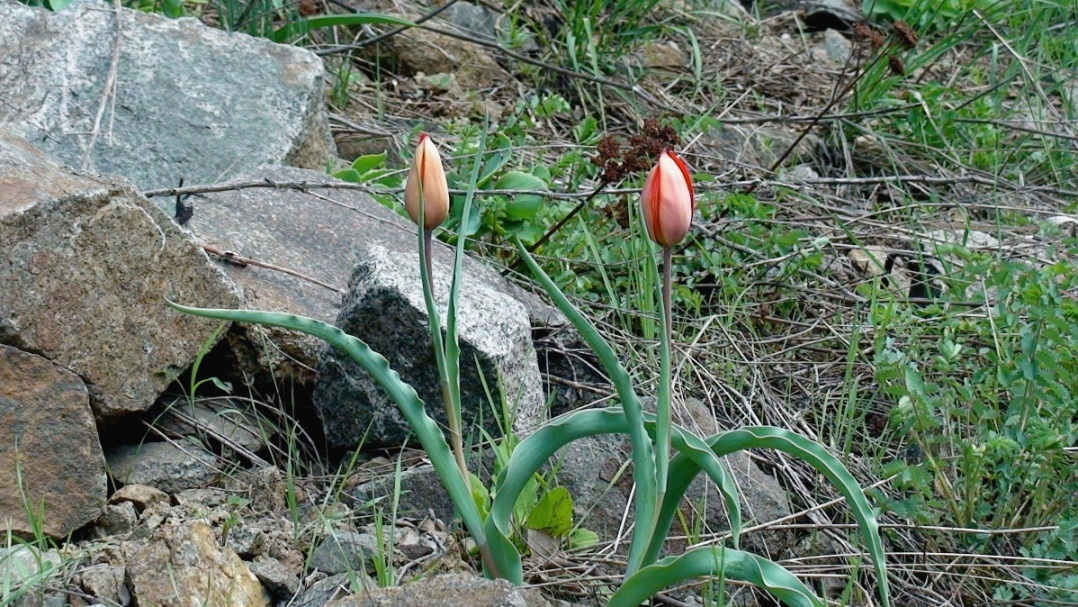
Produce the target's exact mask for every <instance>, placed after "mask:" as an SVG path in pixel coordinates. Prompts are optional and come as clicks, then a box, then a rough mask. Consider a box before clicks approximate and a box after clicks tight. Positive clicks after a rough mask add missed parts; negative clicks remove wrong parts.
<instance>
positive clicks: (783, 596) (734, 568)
mask: <svg viewBox="0 0 1078 607" xmlns="http://www.w3.org/2000/svg"><path fill="white" fill-rule="evenodd" d="M704 576H716V577H724V578H726V579H728V580H738V581H742V582H748V583H750V584H752V585H754V586H756V587H757V588H760V589H762V590H766V591H767V592H768V593H770V594H771V595H772V596H774V597H775V598H777V599H778V600H780V601H782V603H783V604H784V605H788V606H789V607H824V602H823V601H822V600H820V598H819V597H817V596H816V595H815V593H813V592H812V591H811V590H809V588H808V587H807V586H805V585H804V584H803V583H801V580H798V579H797V577H796V576H794V574H792V573H790V572H789V571H787V570H786V569H785V568H783V567H782V566H781V565H779V564H777V563H774V562H772V561H769V560H767V559H765V558H763V557H762V556H757V555H755V554H752V553H750V552H742V551H740V550H734V549H733V548H724V547H722V546H717V547H704V548H697V549H695V550H690V551H689V552H686V553H685V554H681V555H678V556H672V557H667V558H664V559H662V560H660V561H658V562H657V563H655V564H654V565H648V566H647V567H644V568H643V569H641V570H640V571H638V572H636V573H635V574H633V575H632V576H630V577H629V578H628V579H627V580H625V583H624V584H622V585H621V588H619V589H618V591H617V592H615V593H614V596H612V597H610V602H609V603H607V607H636V606H637V605H639V604H641V603H643V602H644V601H646V600H648V599H649V598H651V597H652V596H654V595H655V594H656V593H658V592H659V591H661V590H662V589H663V588H667V587H669V586H673V585H674V584H679V583H681V582H684V581H686V580H691V579H695V578H698V577H704Z"/></svg>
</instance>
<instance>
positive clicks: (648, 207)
mask: <svg viewBox="0 0 1078 607" xmlns="http://www.w3.org/2000/svg"><path fill="white" fill-rule="evenodd" d="M640 206H641V212H642V214H643V215H644V225H646V226H647V229H648V237H649V238H651V239H652V240H653V241H655V242H656V243H658V244H660V245H662V246H664V247H672V246H674V245H676V244H677V243H679V242H681V239H682V238H685V235H686V234H688V233H689V228H690V227H691V226H692V214H693V211H695V210H696V193H695V191H694V190H693V186H692V177H691V176H690V175H689V167H687V166H686V165H685V162H684V161H683V160H682V159H681V158H679V157H678V155H677V154H675V153H673V152H670V151H667V150H664V151H663V153H662V154H661V155H660V156H659V162H658V163H657V164H656V165H655V168H653V169H651V172H650V173H648V178H647V181H645V182H644V191H643V193H642V194H641V196H640Z"/></svg>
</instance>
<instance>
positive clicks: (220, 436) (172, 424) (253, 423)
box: [155, 398, 275, 453]
mask: <svg viewBox="0 0 1078 607" xmlns="http://www.w3.org/2000/svg"><path fill="white" fill-rule="evenodd" d="M155 426H156V427H157V428H158V429H159V430H163V431H166V432H171V433H172V434H174V435H176V436H197V437H199V438H201V439H205V438H211V439H213V440H214V441H215V442H218V443H221V444H223V445H225V446H226V447H229V448H231V449H237V448H238V449H241V450H245V451H247V452H248V453H255V452H257V451H259V450H261V449H262V448H263V447H265V446H266V441H267V440H269V439H271V438H273V436H274V434H275V432H274V429H273V428H271V427H270V425H269V424H262V423H260V422H259V419H258V417H256V416H255V415H254V414H253V413H252V412H251V407H250V405H248V404H244V403H243V402H241V401H238V400H233V399H229V398H221V399H213V400H204V399H199V400H197V401H195V402H194V403H191V402H190V401H188V400H187V399H178V400H177V401H176V402H174V403H173V404H172V405H171V406H170V407H169V408H168V409H167V410H166V411H165V413H164V414H163V415H161V416H160V417H159V418H158V419H157V420H156V421H155Z"/></svg>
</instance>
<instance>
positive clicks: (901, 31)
mask: <svg viewBox="0 0 1078 607" xmlns="http://www.w3.org/2000/svg"><path fill="white" fill-rule="evenodd" d="M893 27H894V28H895V37H896V38H898V42H899V44H901V45H902V46H903V47H904V48H906V49H911V48H914V47H915V46H917V32H915V31H913V28H912V27H910V24H909V23H906V22H905V21H903V20H901V19H899V20H898V21H895V22H894V24H893Z"/></svg>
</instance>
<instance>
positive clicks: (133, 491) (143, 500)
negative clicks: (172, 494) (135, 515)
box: [109, 483, 169, 514]
mask: <svg viewBox="0 0 1078 607" xmlns="http://www.w3.org/2000/svg"><path fill="white" fill-rule="evenodd" d="M124 502H130V503H131V504H132V505H134V506H135V510H137V511H138V512H139V513H140V514H141V513H142V511H143V510H146V509H147V508H150V507H153V506H164V507H168V505H169V497H168V494H167V493H165V492H164V491H161V490H160V489H154V488H153V487H149V486H147V485H139V484H135V483H131V484H128V485H124V486H123V487H120V488H119V489H117V490H116V492H115V493H113V494H112V497H110V498H109V503H110V504H122V503H124Z"/></svg>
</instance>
